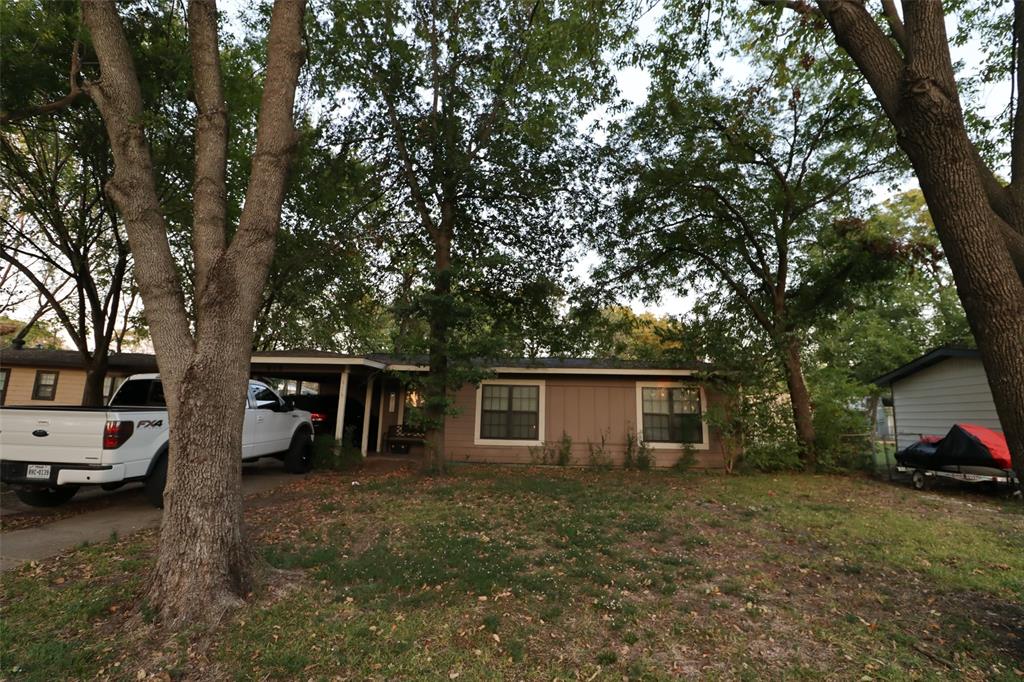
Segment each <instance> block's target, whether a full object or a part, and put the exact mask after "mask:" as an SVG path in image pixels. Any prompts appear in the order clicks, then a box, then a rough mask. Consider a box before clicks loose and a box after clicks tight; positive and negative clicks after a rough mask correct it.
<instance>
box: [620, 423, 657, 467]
mask: <svg viewBox="0 0 1024 682" xmlns="http://www.w3.org/2000/svg"><path fill="white" fill-rule="evenodd" d="M622 465H623V466H624V467H625V468H626V469H637V470H639V471H647V470H648V469H650V468H651V467H652V466H653V465H654V451H653V450H652V449H651V447H650V446H649V445H647V443H645V442H644V441H643V440H642V439H641V438H640V436H639V435H638V434H637V433H636V432H635V431H632V430H630V431H626V452H625V454H624V458H623V462H622Z"/></svg>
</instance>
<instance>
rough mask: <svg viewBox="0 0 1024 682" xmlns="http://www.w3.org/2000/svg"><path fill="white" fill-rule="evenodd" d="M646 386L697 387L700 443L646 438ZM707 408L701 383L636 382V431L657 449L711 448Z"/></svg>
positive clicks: (642, 438) (651, 446) (705, 396)
mask: <svg viewBox="0 0 1024 682" xmlns="http://www.w3.org/2000/svg"><path fill="white" fill-rule="evenodd" d="M645 388H682V389H694V388H695V389H697V391H698V397H699V399H700V426H701V442H700V443H670V442H666V441H652V442H647V441H645V440H644V389H645ZM707 408H708V400H707V393H706V392H705V390H704V387H703V386H702V385H700V384H695V383H692V382H685V381H638V382H636V425H637V428H636V431H637V436H638V437H639V439H640V440H641V441H642V442H643V443H644V444H645V445H646V446H647V447H649V448H652V449H655V450H680V451H681V450H683V449H686V448H693V449H694V450H709V449H710V448H711V442H710V438H709V430H708V421H707V418H706V417H707Z"/></svg>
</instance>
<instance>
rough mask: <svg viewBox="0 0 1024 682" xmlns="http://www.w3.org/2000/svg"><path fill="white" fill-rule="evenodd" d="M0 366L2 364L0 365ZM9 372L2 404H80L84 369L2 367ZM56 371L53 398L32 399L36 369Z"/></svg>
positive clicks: (83, 386) (83, 388)
mask: <svg viewBox="0 0 1024 682" xmlns="http://www.w3.org/2000/svg"><path fill="white" fill-rule="evenodd" d="M0 367H2V365H0ZM3 369H5V370H7V369H9V370H10V372H11V374H10V376H9V377H8V378H7V393H6V395H5V396H4V405H5V406H8V407H10V406H13V405H81V404H82V391H84V390H85V370H81V369H74V368H69V367H53V368H50V367H3ZM37 370H43V371H48V372H57V394H56V395H55V396H54V399H53V400H32V387H33V386H34V385H35V381H36V371H37Z"/></svg>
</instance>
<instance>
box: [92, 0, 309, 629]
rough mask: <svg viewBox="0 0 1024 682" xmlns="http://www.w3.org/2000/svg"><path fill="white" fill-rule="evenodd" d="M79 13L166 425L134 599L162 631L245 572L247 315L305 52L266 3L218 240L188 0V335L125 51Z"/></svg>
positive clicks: (297, 26)
mask: <svg viewBox="0 0 1024 682" xmlns="http://www.w3.org/2000/svg"><path fill="white" fill-rule="evenodd" d="M82 17H83V20H84V22H85V24H86V26H87V27H88V29H89V33H90V37H91V38H92V42H93V47H94V48H95V50H96V56H97V59H98V61H99V64H100V69H101V78H100V79H99V80H97V81H84V82H83V84H82V88H83V90H85V91H86V92H87V94H88V95H89V97H90V98H91V99H92V100H93V101H94V102H95V103H96V105H97V107H98V108H99V110H100V114H101V115H102V116H103V120H104V123H105V125H106V128H107V134H108V138H109V139H110V142H111V150H112V152H113V157H114V175H113V178H112V179H111V180H110V182H108V183H107V185H106V191H107V193H108V194H109V195H110V197H111V198H112V199H113V201H114V203H115V205H116V206H117V209H118V212H119V213H120V214H121V216H122V218H123V219H124V223H125V227H126V229H127V231H128V236H129V238H130V239H131V243H132V247H133V253H134V257H135V273H136V278H137V280H138V283H139V291H140V293H141V295H142V300H143V304H144V305H145V309H146V319H147V321H148V322H149V326H150V331H151V333H152V337H153V346H154V349H155V350H156V356H157V363H158V364H159V367H160V374H161V379H162V381H163V384H164V394H165V396H166V398H167V412H168V418H169V422H170V449H169V460H168V474H167V486H166V489H165V495H164V515H163V522H162V526H161V533H160V550H159V556H158V557H157V565H156V570H155V572H154V575H153V583H152V585H151V587H150V591H149V595H148V596H149V600H150V603H151V604H152V605H153V606H154V607H155V608H156V609H158V610H159V612H160V615H161V618H162V619H163V622H164V624H165V625H167V626H168V627H170V628H176V627H181V626H186V625H188V626H193V625H204V624H210V623H215V622H217V621H218V619H220V618H221V617H222V616H223V614H224V612H225V610H226V609H228V608H230V607H231V606H232V605H233V604H235V603H237V602H238V601H239V600H240V599H241V598H243V597H244V596H245V595H246V594H247V592H248V590H249V587H250V585H251V584H252V582H253V581H252V578H253V573H252V570H251V568H252V564H253V560H252V555H250V553H249V552H248V551H247V549H246V545H245V543H244V541H243V533H242V498H241V454H242V452H241V447H242V425H243V420H244V410H245V403H244V397H245V391H246V384H247V380H248V375H249V362H250V357H251V356H250V353H251V349H252V336H253V326H254V325H253V323H254V320H255V316H256V312H257V310H258V309H259V305H260V302H261V298H262V292H263V286H264V285H265V284H266V279H267V272H268V271H269V268H270V261H271V259H272V257H273V253H274V240H275V237H276V233H277V230H278V226H279V224H280V217H281V205H282V202H283V201H284V195H285V187H286V181H287V177H288V168H289V164H290V161H291V157H292V154H293V152H294V148H295V144H296V141H297V136H296V133H295V128H294V121H293V108H294V103H295V89H296V85H297V82H298V75H299V70H300V68H301V66H302V63H303V60H304V58H305V52H304V49H303V23H304V20H305V2H304V1H303V0H277V1H276V2H275V3H274V6H273V9H272V11H271V17H270V31H269V33H268V37H267V51H266V53H267V59H266V66H265V69H264V85H263V94H262V97H261V101H260V111H259V118H258V128H257V132H256V145H255V150H254V152H253V156H252V167H251V170H250V173H249V183H248V187H247V188H246V192H245V203H244V205H243V208H242V212H241V215H240V217H239V220H238V227H237V229H236V230H235V231H234V234H233V237H232V239H231V240H230V243H229V242H228V241H227V234H226V225H225V218H224V216H225V210H224V209H225V207H224V197H225V180H224V175H223V167H222V166H223V164H224V162H225V161H224V159H225V152H226V149H227V147H226V145H227V139H226V128H225V127H224V126H223V125H220V122H221V121H222V119H223V118H224V110H225V109H226V103H225V102H224V101H223V96H222V95H223V92H222V85H221V82H220V80H221V75H220V63H219V46H218V37H217V11H216V7H215V5H214V3H213V1H212V0H193V2H190V4H189V9H188V28H189V43H190V46H191V53H192V54H191V56H192V62H193V81H194V94H195V101H196V107H197V109H198V116H197V127H196V145H195V153H196V184H197V186H199V187H198V188H197V189H196V190H195V192H194V199H193V208H194V212H195V215H194V220H193V235H192V236H193V244H194V246H195V259H196V266H195V288H194V291H195V313H196V314H195V320H194V321H195V334H194V335H193V334H192V332H191V321H190V318H189V315H188V313H187V311H186V307H185V301H184V296H183V293H182V286H181V281H180V279H179V276H178V273H177V267H176V264H175V260H174V256H173V254H172V252H171V249H170V245H169V243H168V238H167V224H166V221H165V219H164V216H163V214H162V212H161V206H160V201H159V197H158V194H157V191H156V178H155V173H154V169H153V163H152V158H151V156H150V153H149V147H148V142H147V140H146V135H145V129H144V127H143V123H144V122H145V121H146V119H147V117H146V116H145V112H144V110H143V102H142V95H141V88H140V87H139V77H138V74H137V73H136V70H135V65H134V63H133V60H132V54H131V47H130V45H129V44H128V41H127V38H126V36H125V33H124V30H123V27H122V25H121V19H120V17H119V15H118V13H117V8H116V6H115V4H114V3H112V2H103V1H101V0H82ZM72 77H73V78H75V77H76V74H73V76H72Z"/></svg>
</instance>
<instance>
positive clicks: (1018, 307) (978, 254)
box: [900, 77, 1024, 476]
mask: <svg viewBox="0 0 1024 682" xmlns="http://www.w3.org/2000/svg"><path fill="white" fill-rule="evenodd" d="M908 79H909V77H908ZM905 89H906V91H907V92H908V96H907V97H906V98H905V99H904V110H903V112H902V113H903V117H905V120H906V122H907V126H906V131H905V133H904V135H903V136H901V138H900V140H901V146H902V147H903V149H904V150H905V151H906V153H907V155H908V156H909V157H910V161H911V163H912V164H913V166H914V170H915V172H916V173H917V177H918V180H919V182H920V184H921V191H922V192H923V193H924V196H925V200H926V201H927V203H928V210H929V211H930V213H931V216H932V220H933V221H934V223H935V229H936V231H937V232H938V235H939V240H940V241H941V242H942V248H943V250H944V251H945V253H946V258H947V259H948V261H949V266H950V269H951V270H952V272H953V278H954V280H955V281H956V288H957V293H958V294H959V296H960V301H961V303H963V306H964V311H965V312H966V313H967V320H968V322H970V325H971V332H972V333H973V334H974V338H975V340H976V341H977V343H978V349H979V350H980V351H981V357H982V362H983V363H984V366H985V373H986V374H987V376H988V382H989V386H990V388H991V390H992V396H993V398H994V399H995V404H996V411H997V413H998V414H999V421H1000V423H1001V424H1002V426H1003V431H1004V433H1005V435H1006V440H1007V444H1008V445H1009V447H1010V452H1011V453H1012V454H1013V462H1014V468H1015V470H1016V471H1017V475H1018V476H1021V475H1022V474H1024V283H1022V282H1021V279H1020V277H1019V276H1018V275H1017V271H1016V268H1015V266H1014V263H1013V260H1012V259H1011V257H1010V253H1009V251H1008V250H1007V248H1006V246H1005V243H1004V242H1003V240H1002V239H1001V238H1000V231H1001V225H1000V223H1001V222H1002V219H1001V218H1000V217H999V216H998V215H996V213H995V212H994V211H993V209H992V206H991V204H990V203H989V200H988V196H987V194H986V192H985V188H984V186H983V184H982V180H981V177H980V175H979V172H978V166H977V163H976V161H975V158H974V152H973V147H972V146H971V142H970V139H969V138H968V136H967V131H966V129H965V128H964V126H963V119H962V114H961V113H960V108H959V103H958V102H955V101H950V100H948V99H944V98H942V97H941V96H938V95H936V93H935V92H933V91H928V90H923V89H922V88H916V89H915V88H914V87H913V83H908V84H907V86H906V88H905ZM922 90H923V91H922Z"/></svg>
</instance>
